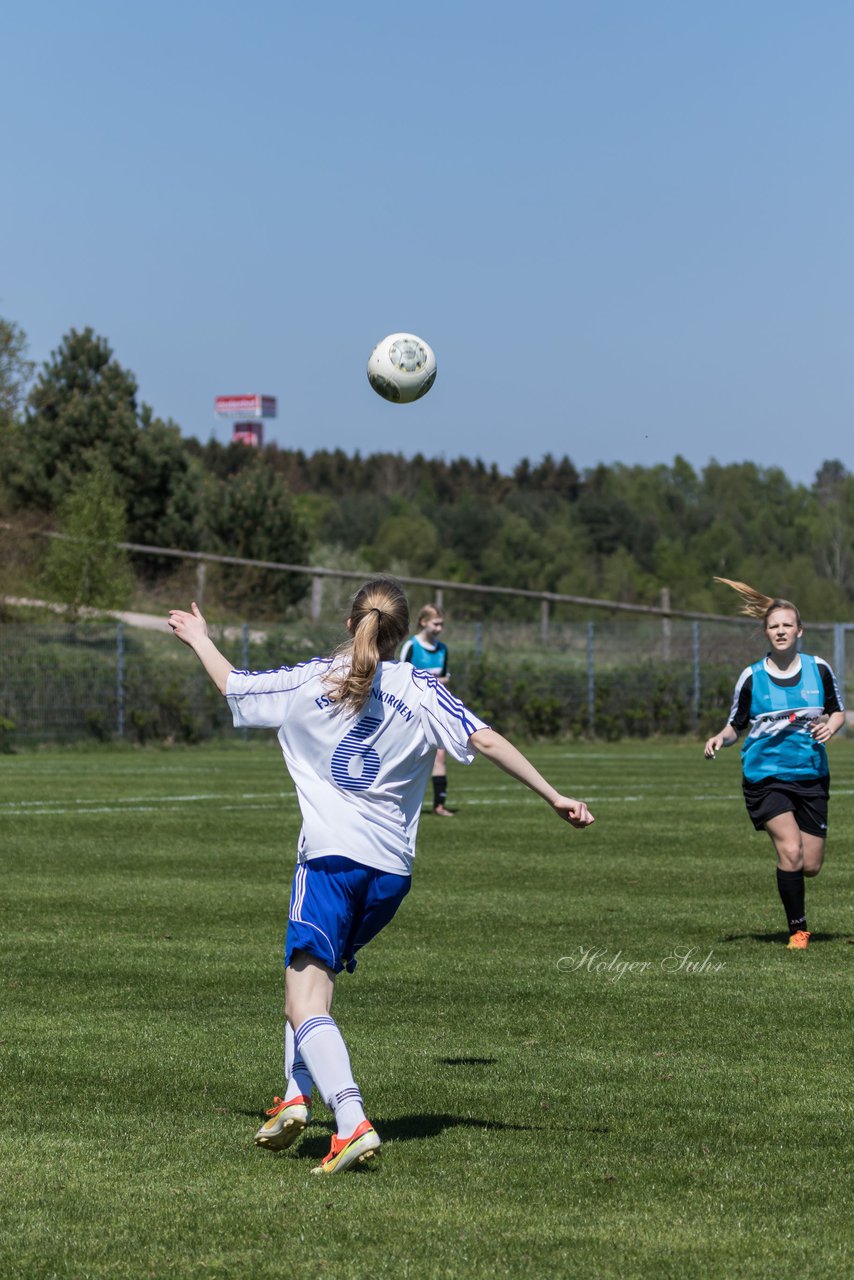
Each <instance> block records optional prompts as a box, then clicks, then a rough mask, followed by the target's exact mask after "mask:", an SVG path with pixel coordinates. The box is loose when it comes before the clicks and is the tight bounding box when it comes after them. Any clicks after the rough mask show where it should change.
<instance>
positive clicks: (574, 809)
mask: <svg viewBox="0 0 854 1280" xmlns="http://www.w3.org/2000/svg"><path fill="white" fill-rule="evenodd" d="M552 808H553V809H554V811H555V813H556V814H557V815H558V817H559V818H563V819H564V821H565V822H568V823H569V825H570V826H571V827H589V826H590V824H591V823H592V822H595V821H596V819H595V818H594V817H593V814H592V813H591V812H590V810H589V809H588V808H587V805H586V804H585V803H584V801H583V800H573V799H572V798H571V797H570V796H558V798H557V799H556V800H554V801H553V802H552Z"/></svg>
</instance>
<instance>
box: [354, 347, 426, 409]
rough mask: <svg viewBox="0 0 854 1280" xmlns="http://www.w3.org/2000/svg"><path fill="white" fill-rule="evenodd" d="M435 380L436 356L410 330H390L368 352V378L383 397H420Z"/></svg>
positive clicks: (407, 399) (396, 400)
mask: <svg viewBox="0 0 854 1280" xmlns="http://www.w3.org/2000/svg"><path fill="white" fill-rule="evenodd" d="M435 381H436V357H435V356H434V355H433V352H432V351H431V350H430V348H429V347H428V346H427V343H426V342H423V341H422V339H421V338H416V336H415V334H414V333H390V334H389V336H388V337H387V338H383V340H382V342H378V343H377V345H376V346H375V347H374V349H373V351H372V352H371V358H370V360H369V361H368V382H370V384H371V386H372V387H373V389H374V391H376V393H377V395H379V396H382V397H383V399H384V400H391V401H393V403H395V404H409V403H410V402H411V401H412V400H420V399H421V397H422V396H426V394H427V392H428V391H429V390H430V388H431V387H432V385H433V383H434V382H435Z"/></svg>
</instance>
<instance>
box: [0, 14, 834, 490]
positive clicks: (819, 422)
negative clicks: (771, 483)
mask: <svg viewBox="0 0 854 1280" xmlns="http://www.w3.org/2000/svg"><path fill="white" fill-rule="evenodd" d="M0 44H2V48H3V76H2V84H0V101H2V103H3V107H4V115H5V119H6V129H5V131H4V133H5V136H4V163H5V177H6V183H5V184H4V185H5V193H6V195H5V199H4V202H3V224H4V236H3V267H2V273H0V314H2V315H4V316H6V317H7V318H10V319H12V320H15V321H16V322H17V323H18V324H20V325H21V326H22V327H23V328H24V329H25V330H26V332H27V334H28V336H29V339H30V353H31V355H32V356H33V358H35V359H36V360H38V361H42V360H44V359H46V358H47V356H48V355H49V353H50V351H51V350H52V349H54V348H55V347H56V346H57V345H58V343H59V341H60V340H61V338H62V336H63V334H64V333H65V332H67V331H68V329H70V328H71V327H72V326H76V327H78V328H81V327H84V326H86V325H91V326H92V327H93V328H94V329H95V330H96V331H97V332H98V333H100V334H103V335H105V336H106V337H107V338H108V339H109V341H110V342H111V344H112V346H113V348H114V351H115V353H116V356H117V358H118V359H119V360H120V361H121V363H122V364H123V365H125V366H126V367H127V368H130V369H131V370H133V372H134V373H135V374H136V376H137V379H138V381H139V386H140V395H141V398H142V399H144V400H145V401H147V402H148V403H149V404H151V405H152V407H153V408H154V410H155V412H156V413H158V414H159V415H161V416H162V417H171V418H172V419H174V420H175V421H176V422H177V423H178V424H179V425H180V426H181V428H182V430H183V431H184V432H185V434H188V435H190V434H192V435H197V436H199V437H200V438H201V439H203V440H206V439H208V438H209V437H210V436H211V435H212V434H215V435H217V437H218V438H219V439H223V440H224V439H226V438H227V434H228V429H227V428H226V427H225V426H224V425H223V424H218V423H217V421H216V419H215V418H214V416H213V398H214V396H215V395H217V394H226V393H228V394H234V393H242V392H263V393H269V394H273V395H277V396H278V398H279V406H280V416H279V418H278V420H277V422H276V423H275V424H274V425H273V427H272V430H271V431H270V433H269V438H273V439H275V440H276V441H278V443H279V444H280V445H281V446H282V447H301V448H304V449H306V450H308V451H311V450H313V449H316V448H324V447H326V448H342V449H345V450H347V451H348V452H353V451H355V450H356V449H358V450H360V451H361V452H362V453H363V454H366V453H370V452H374V451H377V450H385V449H392V450H400V451H402V452H404V453H406V454H411V453H414V452H416V451H419V450H420V451H422V452H424V453H427V454H429V455H433V456H444V457H446V458H449V459H450V458H453V457H457V456H461V455H465V456H469V457H481V458H483V459H484V460H485V461H487V462H493V461H494V462H497V463H498V464H499V465H500V466H501V467H502V468H505V469H507V468H510V467H512V466H513V465H514V464H515V463H516V462H517V461H518V460H519V459H520V458H522V457H523V456H527V457H529V458H531V459H532V460H538V459H539V458H540V457H542V455H543V454H545V453H547V452H551V453H553V454H555V455H562V454H564V453H566V454H568V455H569V456H570V457H571V458H572V459H573V461H574V462H575V464H576V466H578V467H579V468H584V467H589V466H593V465H595V464H596V463H597V462H599V461H604V462H608V463H611V462H624V463H627V464H635V463H639V464H643V465H652V464H655V463H662V462H664V463H669V462H670V461H672V459H673V457H674V456H675V455H676V454H677V453H681V454H682V455H683V456H685V457H686V458H688V460H689V461H690V462H691V463H692V464H694V465H695V466H696V467H702V466H704V465H705V464H706V463H707V462H708V461H709V459H710V458H715V459H717V460H718V461H719V462H731V461H743V460H751V461H755V462H758V463H761V464H763V465H772V464H774V465H779V466H782V467H783V469H784V470H785V471H786V472H787V474H788V475H789V476H790V477H791V478H792V479H794V480H799V481H804V482H809V481H810V480H811V478H812V476H813V474H814V472H815V470H816V469H817V467H818V466H819V464H820V463H821V461H822V460H823V459H825V458H840V459H841V460H842V461H843V462H844V463H845V464H846V465H847V466H848V467H849V468H851V469H854V360H852V337H854V332H852V330H853V329H854V326H852V306H854V303H852V300H853V299H854V253H853V252H852V231H851V228H852V226H854V167H852V163H851V157H852V154H854V127H852V126H854V99H852V93H851V66H852V63H853V62H854V7H852V6H851V5H849V4H847V3H832V2H831V3H828V2H825V3H821V2H820V3H817V4H816V3H813V4H811V5H808V4H807V3H793V2H792V0H741V2H740V3H731V2H730V0H716V2H715V3H714V4H701V3H699V2H697V3H691V2H689V3H685V0H672V2H670V3H667V2H664V0H635V2H632V3H629V2H628V0H613V2H608V0H600V2H599V3H593V2H592V0H588V2H587V3H583V4H582V3H578V2H577V0H563V2H562V3H550V2H549V3H546V2H543V0H530V2H529V3H524V4H523V3H514V4H509V3H503V2H502V0H494V2H493V3H490V4H487V3H483V2H482V0H456V2H455V3H451V2H449V0H437V2H436V3H433V4H431V5H416V4H412V5H406V4H398V5H380V6H360V5H356V4H353V3H342V2H341V0H330V2H329V3H326V4H317V5H299V6H297V5H295V4H291V3H272V2H270V0H244V3H242V4H241V5H239V6H238V5H234V4H231V3H229V4H225V3H221V2H220V0H204V3H202V2H201V0H199V2H197V3H193V4H191V3H186V2H185V0H172V3H169V4H167V3H164V2H163V0H147V3H146V4H145V5H130V4H127V3H122V0H110V2H109V3H107V2H105V0H79V2H78V3H77V4H74V5H69V4H67V3H64V2H63V3H58V2H56V0H52V2H49V3H48V2H46V0H29V3H28V4H27V5H19V6H15V7H14V11H13V12H9V6H7V7H6V12H5V13H4V15H3V17H2V19H0ZM401 329H403V330H410V331H413V332H416V333H418V334H420V335H421V336H422V337H424V338H425V339H426V340H427V341H428V342H430V344H431V345H432V346H433V348H434V350H435V352H436V355H437V359H438V363H439V375H438V378H437V381H436V385H435V387H434V388H433V390H432V391H431V392H430V394H429V396H428V397H427V398H426V399H425V400H423V401H420V402H418V403H416V404H414V405H408V406H397V405H389V404H387V403H386V402H384V401H382V400H381V399H380V398H379V397H378V396H376V395H375V394H374V393H373V392H372V391H371V389H370V387H369V384H368V382H367V378H366V376H365V364H366V362H367V358H368V356H369V354H370V351H371V349H372V347H373V345H374V343H375V342H377V341H378V340H379V339H380V338H381V337H382V336H383V335H384V334H386V333H389V332H393V331H395V330H401Z"/></svg>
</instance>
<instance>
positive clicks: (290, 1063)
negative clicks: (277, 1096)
mask: <svg viewBox="0 0 854 1280" xmlns="http://www.w3.org/2000/svg"><path fill="white" fill-rule="evenodd" d="M285 1082H286V1088H285V1099H284V1100H285V1102H290V1101H291V1100H292V1099H293V1098H299V1097H300V1096H302V1097H304V1098H310V1097H311V1091H312V1088H313V1083H312V1079H311V1073H310V1071H309V1069H308V1067H307V1066H306V1065H305V1063H304V1061H303V1060H302V1058H301V1057H300V1055H299V1054H298V1053H297V1051H296V1048H295V1045H294V1029H293V1027H292V1026H291V1024H290V1023H289V1022H288V1020H287V1018H286V1019H285Z"/></svg>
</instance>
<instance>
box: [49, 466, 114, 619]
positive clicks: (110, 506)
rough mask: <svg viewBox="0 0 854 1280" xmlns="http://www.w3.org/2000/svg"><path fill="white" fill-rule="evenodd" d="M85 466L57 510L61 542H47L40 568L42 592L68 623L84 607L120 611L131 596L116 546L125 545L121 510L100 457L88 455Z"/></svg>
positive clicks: (110, 477) (108, 470)
mask: <svg viewBox="0 0 854 1280" xmlns="http://www.w3.org/2000/svg"><path fill="white" fill-rule="evenodd" d="M88 462H89V466H90V469H89V471H88V472H87V473H85V474H84V475H83V476H82V477H79V478H78V482H77V484H76V486H75V488H74V489H72V490H71V491H70V492H69V493H68V494H67V495H66V496H65V498H64V499H63V501H62V503H61V505H60V508H59V512H58V517H59V532H60V533H61V534H62V535H63V536H62V537H59V538H52V539H51V540H50V544H49V546H48V551H47V557H46V564H45V582H46V585H47V588H48V590H49V591H50V593H51V595H52V596H53V597H54V598H55V599H58V600H59V601H61V602H62V604H64V605H65V606H66V608H67V610H68V616H69V617H70V618H71V619H76V618H77V617H79V614H80V610H81V609H82V608H84V607H88V608H94V609H118V608H121V607H122V606H123V605H125V604H127V602H128V600H129V599H130V597H131V595H132V593H133V576H132V574H131V571H130V568H129V566H128V561H127V555H126V553H125V552H123V551H121V550H120V549H119V548H118V547H117V546H116V543H117V542H124V541H125V540H126V527H125V511H124V504H123V503H122V501H121V499H120V498H119V497H118V495H117V494H116V490H115V486H114V483H113V477H112V473H111V470H110V465H109V462H108V461H107V459H106V458H105V457H104V456H103V454H98V453H97V452H95V453H92V454H90V455H89V459H88Z"/></svg>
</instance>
